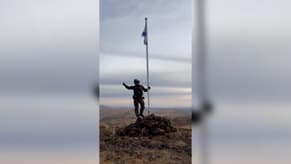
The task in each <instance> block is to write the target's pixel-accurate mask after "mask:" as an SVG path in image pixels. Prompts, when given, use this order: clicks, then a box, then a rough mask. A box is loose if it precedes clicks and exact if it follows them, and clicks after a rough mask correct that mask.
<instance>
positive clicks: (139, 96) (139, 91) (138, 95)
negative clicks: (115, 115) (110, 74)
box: [123, 82, 148, 117]
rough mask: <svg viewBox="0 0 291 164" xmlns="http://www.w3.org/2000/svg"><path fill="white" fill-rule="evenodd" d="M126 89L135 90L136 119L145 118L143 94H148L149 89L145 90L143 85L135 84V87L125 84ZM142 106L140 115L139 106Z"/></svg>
mask: <svg viewBox="0 0 291 164" xmlns="http://www.w3.org/2000/svg"><path fill="white" fill-rule="evenodd" d="M123 85H124V87H125V88H126V89H130V90H133V96H132V98H133V104H134V111H135V115H136V117H138V116H143V111H144V108H145V106H144V97H143V92H147V91H148V89H147V88H145V87H144V86H143V85H140V84H138V83H136V82H135V85H133V86H128V85H126V84H125V83H123ZM139 105H140V113H139V112H138V106H139Z"/></svg>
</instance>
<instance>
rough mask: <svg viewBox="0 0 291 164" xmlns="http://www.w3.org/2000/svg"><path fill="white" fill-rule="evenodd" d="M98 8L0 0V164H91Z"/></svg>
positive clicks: (87, 1) (68, 1) (71, 1)
mask: <svg viewBox="0 0 291 164" xmlns="http://www.w3.org/2000/svg"><path fill="white" fill-rule="evenodd" d="M98 8H99V6H98V1H95V0H84V1H79V0H26V1H22V0H9V1H5V0H0V36H1V37H0V54H1V55H0V81H1V84H0V131H1V132H0V133H1V135H0V152H1V153H0V154H1V155H0V163H14V164H17V163H22V164H38V163H56V164H57V163H60V164H63V163H72V164H73V163H84V162H85V163H86V162H87V163H96V160H97V156H98V154H97V153H96V152H97V142H98V134H97V129H98V128H97V127H98V121H97V120H98V115H97V112H98V103H97V101H96V98H94V97H93V96H92V87H93V86H94V85H96V83H97V82H98V74H97V73H98V44H99V41H98V35H99V34H98V28H99V27H98V23H99V17H98ZM80 161H83V162H80Z"/></svg>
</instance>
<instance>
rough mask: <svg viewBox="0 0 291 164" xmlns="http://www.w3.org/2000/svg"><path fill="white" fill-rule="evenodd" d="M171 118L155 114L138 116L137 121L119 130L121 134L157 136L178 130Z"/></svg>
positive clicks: (118, 132) (118, 133)
mask: <svg viewBox="0 0 291 164" xmlns="http://www.w3.org/2000/svg"><path fill="white" fill-rule="evenodd" d="M176 131H177V130H176V128H174V127H173V126H172V124H171V122H170V120H169V119H167V118H164V117H160V116H155V115H154V114H151V115H148V116H145V117H144V118H138V119H137V120H136V122H135V123H132V124H130V125H128V126H127V127H125V128H123V129H119V130H118V131H117V135H119V136H130V137H138V136H157V135H164V134H166V133H170V132H176Z"/></svg>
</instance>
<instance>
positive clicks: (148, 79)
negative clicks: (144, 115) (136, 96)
mask: <svg viewBox="0 0 291 164" xmlns="http://www.w3.org/2000/svg"><path fill="white" fill-rule="evenodd" d="M144 20H145V29H146V30H147V31H148V22H147V20H148V18H147V17H145V18H144ZM147 31H146V67H147V86H148V88H149V86H150V73H149V48H148V32H147ZM147 97H148V101H147V104H148V114H150V92H149V90H148V92H147Z"/></svg>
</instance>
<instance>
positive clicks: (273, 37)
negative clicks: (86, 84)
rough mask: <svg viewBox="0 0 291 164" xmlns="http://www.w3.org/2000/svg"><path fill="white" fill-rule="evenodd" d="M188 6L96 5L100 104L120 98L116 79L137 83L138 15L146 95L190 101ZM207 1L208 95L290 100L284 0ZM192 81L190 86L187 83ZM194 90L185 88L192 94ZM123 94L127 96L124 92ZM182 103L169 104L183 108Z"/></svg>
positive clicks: (140, 64) (184, 3)
mask: <svg viewBox="0 0 291 164" xmlns="http://www.w3.org/2000/svg"><path fill="white" fill-rule="evenodd" d="M191 4H192V2H191V1H190V0H189V1H188V0H186V1H182V2H180V1H179V2H178V1H175V0H172V1H167V2H165V1H164V0H155V1H138V2H137V1H126V2H124V1H113V0H109V1H107V0H106V1H105V0H104V1H101V8H100V9H101V22H100V36H101V39H100V41H101V44H100V45H101V47H100V48H101V58H100V59H101V61H100V68H101V76H100V78H101V79H100V81H101V84H102V85H107V86H104V87H105V88H106V89H105V88H104V89H102V86H101V93H102V94H103V96H102V97H103V98H104V102H105V99H106V98H111V97H115V98H117V96H116V95H119V98H124V97H123V96H122V95H123V94H124V95H125V94H127V93H126V91H123V90H124V89H123V88H122V86H121V85H120V83H121V82H122V81H127V82H130V81H131V80H132V79H133V78H134V77H137V78H140V79H142V82H143V83H145V63H144V62H145V61H144V60H145V47H144V45H143V44H142V37H141V36H140V34H141V31H142V30H143V27H144V22H143V21H144V20H143V18H144V17H145V16H147V17H149V53H150V76H151V84H152V87H153V90H152V92H153V96H155V95H157V96H158V95H159V93H160V92H158V90H159V87H170V88H184V91H185V92H184V95H182V94H181V93H179V94H177V95H176V97H172V98H173V100H174V99H176V98H178V97H180V98H181V97H184V98H186V97H187V96H191V94H190V93H189V91H191V89H190V88H189V87H190V86H191V85H190V84H191V78H190V77H191V69H190V65H191V64H192V63H193V64H194V68H195V63H196V60H195V54H194V58H193V61H192V62H191V44H189V43H191V37H190V35H192V29H191V28H190V27H192V22H193V21H192V16H191V15H192V5H191ZM207 4H209V5H208V7H207V14H206V15H207V22H206V23H207V39H208V48H209V49H208V54H209V62H208V67H209V74H208V76H209V90H210V94H211V96H213V97H215V98H216V99H258V100H266V99H272V100H280V101H282V100H283V101H286V100H288V99H289V98H290V97H291V94H290V93H291V92H290V87H288V84H289V83H290V82H291V77H290V76H289V70H290V65H289V64H288V61H289V59H290V56H289V55H288V52H290V46H289V45H290V43H289V40H290V35H291V34H290V30H289V29H290V26H291V23H290V17H289V16H288V15H290V12H289V9H288V7H286V6H288V5H289V2H287V1H283V0H281V1H276V2H275V1H256V2H252V1H238V0H237V1H230V0H223V1H219V2H216V1H208V3H207ZM260 6H263V7H260ZM193 23H194V26H195V22H193ZM194 32H195V28H194ZM194 51H195V49H194ZM195 71H196V70H195V69H194V70H193V75H194V77H195V76H196V74H195ZM193 83H196V81H195V78H194V81H193ZM108 85H111V86H112V85H113V86H119V87H120V88H119V87H115V89H113V88H114V87H110V86H108ZM196 90H197V89H196V88H193V95H194V96H195V94H196ZM155 91H157V92H156V93H155ZM164 94H165V95H167V94H168V93H164ZM114 95H115V96H114ZM169 95H170V93H169ZM171 95H172V96H173V94H171ZM125 97H129V96H128V94H127V95H126V96H125ZM153 99H154V98H153ZM186 99H187V98H186ZM186 99H184V100H185V101H183V102H180V103H179V104H176V105H177V106H179V105H182V104H187V105H189V103H186V102H188V101H187V100H188V99H187V100H186ZM124 101H125V100H124ZM106 102H109V103H112V102H114V101H112V99H110V101H109V100H108V101H106ZM124 103H125V102H124ZM126 103H130V102H129V101H127V102H126ZM156 105H158V103H157V104H156ZM166 105H167V104H166Z"/></svg>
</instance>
